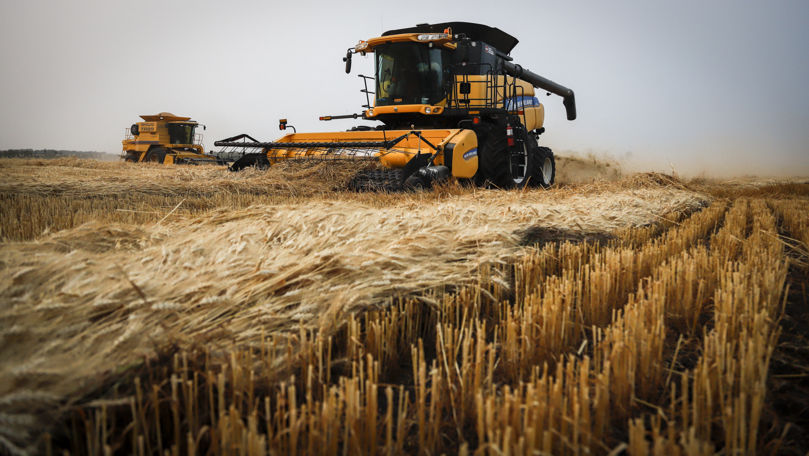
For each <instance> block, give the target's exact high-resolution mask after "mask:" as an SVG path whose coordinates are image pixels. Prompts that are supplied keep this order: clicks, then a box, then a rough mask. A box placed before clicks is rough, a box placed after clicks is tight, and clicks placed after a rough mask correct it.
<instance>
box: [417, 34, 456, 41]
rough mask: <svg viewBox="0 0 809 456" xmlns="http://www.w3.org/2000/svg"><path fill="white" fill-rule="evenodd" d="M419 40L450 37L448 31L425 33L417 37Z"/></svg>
mask: <svg viewBox="0 0 809 456" xmlns="http://www.w3.org/2000/svg"><path fill="white" fill-rule="evenodd" d="M416 39H417V40H419V41H433V40H444V39H449V34H448V33H423V34H421V35H419V36H417V37H416Z"/></svg>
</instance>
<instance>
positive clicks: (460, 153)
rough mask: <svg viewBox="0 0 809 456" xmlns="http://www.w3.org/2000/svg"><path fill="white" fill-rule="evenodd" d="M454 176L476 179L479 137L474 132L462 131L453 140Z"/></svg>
mask: <svg viewBox="0 0 809 456" xmlns="http://www.w3.org/2000/svg"><path fill="white" fill-rule="evenodd" d="M451 142H452V143H453V144H454V147H453V149H452V175H453V176H455V177H462V178H470V177H474V176H475V173H476V172H477V170H478V154H477V150H478V137H477V135H476V134H475V132H474V131H472V130H462V131H460V132H459V133H458V134H457V135H455V136H454V137H453V138H452V141H451Z"/></svg>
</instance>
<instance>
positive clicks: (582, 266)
mask: <svg viewBox="0 0 809 456" xmlns="http://www.w3.org/2000/svg"><path fill="white" fill-rule="evenodd" d="M36 163H38V162H34V164H33V165H32V163H31V162H24V161H19V162H11V161H7V162H4V163H3V164H2V166H3V167H4V168H5V169H4V171H5V170H6V169H8V170H9V173H5V174H4V178H3V182H1V183H0V197H2V198H8V199H7V200H6V201H11V202H15V203H14V204H12V205H11V206H12V207H6V208H4V209H3V217H4V218H3V223H2V225H0V226H2V229H3V233H11V232H15V230H17V232H18V234H16V235H14V236H11V235H9V236H8V237H7V238H8V239H35V240H33V241H26V242H12V241H6V242H4V243H3V244H2V250H1V251H0V267H2V269H1V271H2V273H0V339H1V340H2V345H0V359H2V360H3V363H2V364H0V422H2V423H4V426H0V427H2V428H3V430H0V448H3V449H4V451H6V452H9V453H16V452H21V451H24V450H26V449H29V450H30V449H37V451H46V450H47V449H48V448H61V449H66V450H69V451H72V452H73V453H92V454H102V453H108V452H122V453H134V452H137V453H139V454H146V453H150V454H163V453H164V452H165V451H169V452H171V453H172V454H176V453H180V452H182V453H189V454H192V453H195V452H212V453H227V454H231V453H232V454H236V453H238V454H268V453H269V454H336V453H343V454H402V453H423V454H440V453H460V454H471V453H475V454H504V453H505V454H536V452H537V451H539V452H544V453H546V454H580V453H598V454H606V453H609V452H610V451H612V450H614V449H619V448H625V449H627V450H628V451H629V452H630V453H631V454H647V453H652V452H654V453H656V454H675V453H681V454H692V453H705V454H707V453H714V452H723V453H726V454H730V453H734V454H735V453H745V454H749V453H755V452H769V451H772V450H773V448H775V445H777V444H778V443H779V441H778V440H776V439H773V438H770V439H769V440H766V441H765V440H762V439H761V438H760V435H761V432H760V430H759V426H760V422H761V420H762V413H763V410H764V408H765V397H766V394H767V388H766V386H767V383H766V382H767V371H768V364H769V359H770V357H771V355H772V352H773V350H774V349H775V346H776V343H775V342H776V340H777V337H778V332H779V329H778V324H777V321H778V318H779V317H780V313H781V310H782V309H781V304H782V302H783V297H784V288H785V286H784V285H785V281H786V276H787V267H788V261H787V255H786V253H785V247H784V245H785V244H784V241H783V240H782V238H781V237H779V236H781V235H783V234H784V233H785V232H788V233H789V235H790V236H791V238H794V239H796V241H790V242H795V243H798V242H799V241H800V240H804V242H805V239H807V236H809V229H808V228H807V227H808V226H809V216H808V215H807V214H809V211H806V208H807V201H809V200H807V199H806V198H805V197H803V196H802V195H805V194H806V193H805V190H806V189H805V188H804V187H802V186H798V187H797V189H796V190H795V192H794V193H795V196H793V197H792V198H788V197H786V196H784V197H783V198H782V199H778V200H771V199H770V200H768V199H763V198H762V197H765V198H766V197H768V196H769V194H767V193H766V190H764V191H763V193H762V194H761V195H755V196H754V195H748V196H747V197H743V198H727V197H728V196H730V195H722V192H723V190H722V189H721V188H717V187H715V186H716V185H718V184H710V185H709V184H707V183H704V182H700V183H696V184H689V183H683V182H681V181H679V180H677V179H673V178H669V177H666V176H661V175H636V176H629V177H627V178H623V179H621V180H618V181H615V182H605V181H598V182H595V183H591V184H587V185H581V184H579V185H573V184H567V185H561V186H560V187H559V188H557V189H554V190H550V191H541V190H539V191H525V192H502V191H495V190H480V189H473V188H463V187H457V186H451V185H450V186H443V187H441V188H438V189H436V190H435V191H432V192H428V193H422V194H408V195H374V194H353V193H347V192H341V191H337V192H335V191H334V188H332V187H331V186H332V185H334V184H332V183H330V181H329V179H330V178H331V177H335V178H338V180H339V179H345V178H346V176H347V175H348V171H349V170H348V169H343V170H342V171H341V170H340V169H337V170H335V169H331V170H329V169H325V168H320V169H317V168H316V169H314V170H312V169H308V170H307V169H305V168H302V167H298V168H295V167H290V168H288V169H279V170H275V171H274V173H275V174H272V175H263V174H260V173H257V172H254V173H252V174H250V173H248V174H243V175H232V174H226V173H222V172H221V170H217V169H215V168H182V169H181V168H168V167H166V168H160V167H156V166H145V167H135V166H127V165H121V164H95V163H93V162H79V161H59V162H57V165H58V166H52V167H50V168H53V169H48V168H49V167H48V166H45V165H42V166H40V168H43V169H40V170H37V168H36V166H39V165H36ZM57 168H67V169H65V170H60V169H57ZM88 170H90V171H88ZM91 171H92V172H93V173H95V174H92V173H91ZM83 173H84V174H85V175H91V174H92V175H93V176H95V177H97V182H95V183H93V184H91V185H88V188H89V189H90V190H89V191H87V192H85V193H83V194H82V193H81V189H82V186H81V185H79V183H78V182H76V179H77V177H76V176H80V175H82V174H83ZM284 173H299V174H306V173H308V174H309V175H308V177H307V178H303V179H301V181H303V182H306V181H308V184H305V183H304V184H302V183H301V181H298V182H295V183H289V182H286V181H285V180H284V179H286V178H289V177H290V176H289V175H286V176H285V175H284ZM330 173H331V174H330ZM129 174H131V175H129ZM203 180H207V182H202V181H203ZM143 182H149V184H148V188H149V189H150V190H149V191H148V192H143V193H138V189H139V186H140V185H141V183H143ZM242 184H243V188H244V189H245V192H244V194H245V195H249V196H245V197H244V198H243V199H240V198H242V197H241V196H240V195H241V194H242V193H239V191H240V186H241V185H242ZM285 185H286V187H285ZM57 188H61V189H67V190H66V191H67V193H64V194H59V193H58V191H59V190H57ZM694 188H697V189H698V190H700V191H694ZM248 190H249V191H248ZM21 192H28V193H37V194H38V196H37V197H38V198H40V199H39V200H37V201H38V202H37V204H33V203H31V202H27V201H23V200H22V199H15V198H22V197H21V195H20V193H21ZM71 192H72V193H71ZM150 192H151V193H150ZM708 192H710V193H713V194H715V195H720V196H722V197H721V198H719V199H713V198H711V197H709V196H706V193H708ZM801 192H803V193H801ZM49 195H50V196H49ZM93 195H95V196H96V197H98V199H99V200H101V201H103V202H104V204H106V206H98V208H97V209H95V210H96V211H97V212H92V210H89V211H88V212H89V213H83V212H82V213H79V214H76V215H75V218H76V221H67V222H57V221H56V220H58V219H60V218H62V217H65V216H66V214H67V213H68V211H65V210H64V209H63V208H62V205H63V204H64V202H65V201H67V200H68V199H70V198H73V199H77V198H88V199H89V198H90V197H92V196H93ZM119 197H120V198H122V199H119V200H116V198H119ZM150 198H158V199H150ZM159 198H165V199H164V200H160V199H159ZM172 198H173V199H172ZM262 198H263V200H262ZM184 199H185V201H198V202H199V204H200V206H198V207H195V208H190V207H184V205H185V204H186V203H185V201H183V200H184ZM159 201H162V202H161V203H158V202H159ZM168 201H171V202H173V205H171V204H165V205H164V206H159V204H162V203H165V202H168ZM175 201H176V202H175ZM181 201H183V203H182V204H179V205H178V203H180V202H181ZM231 201H232V203H231ZM136 202H141V203H142V204H143V205H144V206H143V207H149V208H151V209H152V210H153V212H155V213H154V214H152V215H150V216H145V217H144V218H142V219H138V220H131V221H129V222H127V221H126V220H117V219H115V217H118V215H117V214H115V215H110V214H109V213H110V212H113V211H115V209H117V208H120V205H122V204H123V205H130V204H136ZM229 204H232V205H233V206H234V207H227V206H228V205H229ZM16 205H19V207H17V206H16ZM26 205H27V206H26ZM28 209H31V210H33V211H34V212H36V214H37V215H36V216H37V217H38V218H37V220H39V221H38V222H37V223H36V224H34V225H32V226H36V227H43V226H53V227H56V226H69V227H72V228H71V229H66V230H59V231H57V230H56V229H52V230H51V232H50V233H46V234H44V235H43V234H41V233H42V231H41V230H40V231H36V232H34V233H32V232H30V231H31V230H32V229H34V228H26V229H18V228H15V225H14V223H13V217H11V216H7V215H6V214H9V213H12V211H17V212H18V213H19V212H24V211H25V210H28ZM79 210H80V211H82V210H85V208H79ZM84 222H87V223H84ZM59 223H61V225H60V224H59ZM82 223H83V224H82ZM26 230H28V231H26ZM796 245H798V244H796ZM804 245H805V244H804ZM54 421H56V422H58V423H61V424H60V425H58V426H52V427H50V428H48V429H47V431H48V432H49V433H48V434H45V435H44V436H43V435H42V433H41V430H42V428H41V427H40V426H42V424H43V423H47V422H54Z"/></svg>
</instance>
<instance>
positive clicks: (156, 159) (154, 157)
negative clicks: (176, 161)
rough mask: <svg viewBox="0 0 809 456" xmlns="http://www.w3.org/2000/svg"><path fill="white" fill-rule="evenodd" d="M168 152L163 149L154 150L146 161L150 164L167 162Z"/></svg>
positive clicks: (147, 156) (147, 155)
mask: <svg viewBox="0 0 809 456" xmlns="http://www.w3.org/2000/svg"><path fill="white" fill-rule="evenodd" d="M166 152H168V151H167V150H166V149H165V148H163V147H157V148H155V149H152V150H150V151H149V153H148V154H146V160H144V161H147V162H149V163H163V161H165V160H166Z"/></svg>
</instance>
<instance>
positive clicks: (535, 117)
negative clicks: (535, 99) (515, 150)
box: [525, 104, 545, 130]
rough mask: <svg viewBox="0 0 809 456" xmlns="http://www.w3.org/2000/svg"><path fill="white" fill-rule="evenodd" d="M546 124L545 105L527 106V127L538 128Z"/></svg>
mask: <svg viewBox="0 0 809 456" xmlns="http://www.w3.org/2000/svg"><path fill="white" fill-rule="evenodd" d="M544 124H545V106H542V104H540V105H539V106H530V107H526V108H525V128H526V129H527V130H536V129H537V128H541V127H542V126H543V125H544Z"/></svg>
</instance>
